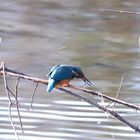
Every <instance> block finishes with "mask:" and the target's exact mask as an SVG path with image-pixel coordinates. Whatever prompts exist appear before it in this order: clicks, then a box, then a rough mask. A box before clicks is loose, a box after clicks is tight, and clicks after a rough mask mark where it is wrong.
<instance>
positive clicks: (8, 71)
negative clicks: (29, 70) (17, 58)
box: [0, 67, 140, 135]
mask: <svg viewBox="0 0 140 140" xmlns="http://www.w3.org/2000/svg"><path fill="white" fill-rule="evenodd" d="M3 69H4V70H3ZM0 74H1V75H3V76H4V81H5V83H7V82H6V77H5V76H6V75H8V76H14V77H18V79H21V78H23V79H26V80H30V81H33V82H35V83H36V86H35V88H34V92H33V96H32V102H33V98H34V94H35V91H36V89H37V86H38V83H42V84H46V85H47V84H48V81H47V80H44V79H40V78H35V77H31V76H28V75H26V74H24V73H20V72H17V71H14V70H11V69H9V68H5V67H4V68H0ZM18 83H19V81H17V84H16V96H15V95H14V94H12V95H13V96H15V99H16V105H19V104H18V100H17V87H18ZM70 88H72V89H74V90H78V91H81V92H84V93H88V94H91V95H96V96H98V97H101V98H103V99H107V100H109V101H113V102H116V103H119V104H122V105H125V106H127V107H131V108H133V109H135V110H140V107H139V106H137V105H134V104H131V103H128V102H125V101H122V100H119V99H115V98H113V97H110V96H107V95H104V94H101V93H98V92H95V91H92V90H89V89H85V88H78V87H75V86H72V85H71V86H70ZM5 89H6V93H7V95H8V97H10V93H9V90H8V86H7V84H5ZM57 89H59V90H61V91H63V92H65V93H68V94H70V95H72V96H74V97H77V98H79V99H82V100H83V101H85V102H88V103H89V104H91V105H94V106H96V107H97V108H99V109H100V110H102V111H104V112H106V113H108V114H110V115H111V116H113V117H115V118H116V119H118V120H120V121H121V122H123V123H125V124H126V125H128V126H129V127H131V128H132V129H134V130H135V131H137V132H139V133H140V129H139V127H138V126H135V125H134V124H132V123H130V122H128V121H127V120H125V119H124V118H123V117H121V116H120V115H119V114H118V113H117V112H115V111H112V110H110V109H107V108H105V107H104V106H101V105H99V104H98V103H97V102H96V101H95V100H92V101H91V100H88V99H86V98H85V97H82V96H81V95H78V94H75V93H74V92H72V91H69V90H67V89H64V88H61V87H58V88H57ZM9 101H10V108H11V103H12V101H11V98H9ZM31 107H32V103H31ZM17 110H19V108H17ZM10 114H11V112H10ZM18 116H19V117H20V114H19V115H18ZM20 121H21V119H20ZM20 124H21V127H22V123H21V122H20ZM13 128H14V129H15V127H13ZM16 135H17V134H16Z"/></svg>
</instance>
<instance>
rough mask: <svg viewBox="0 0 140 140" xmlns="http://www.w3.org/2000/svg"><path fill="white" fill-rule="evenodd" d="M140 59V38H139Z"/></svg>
mask: <svg viewBox="0 0 140 140" xmlns="http://www.w3.org/2000/svg"><path fill="white" fill-rule="evenodd" d="M139 57H140V36H139Z"/></svg>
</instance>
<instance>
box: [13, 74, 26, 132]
mask: <svg viewBox="0 0 140 140" xmlns="http://www.w3.org/2000/svg"><path fill="white" fill-rule="evenodd" d="M19 80H20V77H18V78H17V81H16V85H15V96H16V108H17V113H18V118H19V123H20V127H21V131H22V133H24V130H23V125H22V121H21V115H20V111H19V102H18V85H19Z"/></svg>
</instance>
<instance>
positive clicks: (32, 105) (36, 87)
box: [30, 83, 38, 110]
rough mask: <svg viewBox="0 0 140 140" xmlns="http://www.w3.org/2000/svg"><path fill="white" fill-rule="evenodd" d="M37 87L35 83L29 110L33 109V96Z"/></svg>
mask: <svg viewBox="0 0 140 140" xmlns="http://www.w3.org/2000/svg"><path fill="white" fill-rule="evenodd" d="M37 87H38V83H36V85H35V88H34V91H33V94H32V98H31V107H30V109H31V110H32V109H33V100H34V96H35V93H36V89H37Z"/></svg>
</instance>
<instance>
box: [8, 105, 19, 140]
mask: <svg viewBox="0 0 140 140" xmlns="http://www.w3.org/2000/svg"><path fill="white" fill-rule="evenodd" d="M12 106H13V104H12V103H9V118H10V122H11V125H12V127H13V130H14V133H15V136H16V140H19V137H18V134H17V130H16V127H15V124H14V122H13V117H12V114H11V108H12Z"/></svg>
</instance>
